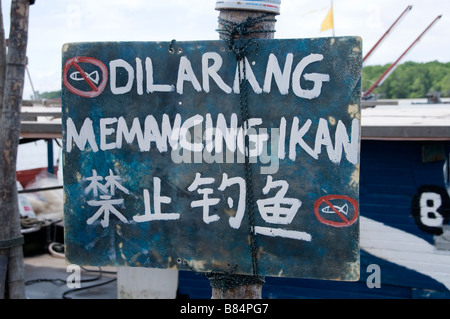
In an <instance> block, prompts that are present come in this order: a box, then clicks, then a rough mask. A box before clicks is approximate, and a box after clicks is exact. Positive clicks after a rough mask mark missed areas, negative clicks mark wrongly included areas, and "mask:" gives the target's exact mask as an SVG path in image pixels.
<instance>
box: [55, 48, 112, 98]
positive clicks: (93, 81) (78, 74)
mask: <svg viewBox="0 0 450 319" xmlns="http://www.w3.org/2000/svg"><path fill="white" fill-rule="evenodd" d="M80 63H84V64H93V65H95V66H97V67H98V68H99V69H100V72H101V74H102V76H101V78H102V81H101V82H100V84H98V82H99V80H100V77H99V73H98V71H97V70H96V71H93V72H91V73H88V72H86V71H85V70H84V69H83V68H82V67H81V66H80ZM72 67H73V68H74V69H75V70H76V71H74V72H72V73H71V74H70V75H69V70H70V69H72ZM68 77H70V79H71V80H73V81H85V82H86V83H87V84H88V85H89V87H90V88H91V90H90V91H83V90H80V89H77V88H76V87H74V86H73V85H72V84H70V83H69V80H68ZM107 82H108V68H107V67H106V65H105V64H103V63H102V62H101V61H99V60H97V59H94V58H91V57H74V58H71V59H69V60H67V61H66V63H65V65H64V73H63V83H64V86H65V87H66V88H67V89H68V90H69V91H70V92H72V93H73V94H76V95H79V96H82V97H89V98H93V97H97V96H99V95H100V94H101V93H102V92H103V90H104V89H105V87H106V83H107Z"/></svg>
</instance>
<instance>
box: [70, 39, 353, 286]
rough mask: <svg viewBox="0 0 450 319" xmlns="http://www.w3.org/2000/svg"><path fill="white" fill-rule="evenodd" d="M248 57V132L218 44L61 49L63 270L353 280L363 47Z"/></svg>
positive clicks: (231, 62)
mask: <svg viewBox="0 0 450 319" xmlns="http://www.w3.org/2000/svg"><path fill="white" fill-rule="evenodd" d="M252 45H253V46H254V50H250V51H252V52H251V53H250V54H249V55H248V56H247V58H246V59H245V61H244V62H242V64H241V66H242V67H243V66H245V69H246V82H247V87H248V96H247V102H248V108H249V125H248V127H247V126H243V125H242V122H241V113H240V105H241V101H240V97H241V95H240V92H239V91H240V86H239V81H240V80H241V79H242V78H243V77H242V74H241V75H240V74H239V73H240V71H239V70H242V69H243V68H238V64H237V61H236V58H235V56H234V53H233V52H230V51H229V49H228V47H227V46H226V44H225V43H224V42H222V41H199V42H117V43H108V42H105V43H74V44H66V45H64V47H63V61H62V62H63V64H62V66H63V72H62V82H63V85H62V96H63V107H62V111H63V142H64V161H63V165H64V167H63V168H64V191H65V244H66V258H67V259H68V261H69V262H71V263H75V264H80V265H99V266H101V265H119V266H125V265H128V266H139V267H156V268H179V269H188V268H189V267H190V268H193V269H195V270H196V271H200V272H209V271H219V272H220V271H224V272H225V271H227V272H228V271H230V270H231V269H232V268H233V267H234V266H235V265H237V270H236V273H240V274H252V258H251V251H250V250H251V248H250V245H249V232H253V233H254V234H255V235H256V248H257V255H256V257H257V261H258V265H259V274H260V275H266V276H285V277H304V278H320V279H337V280H356V279H357V278H358V277H359V208H358V201H359V145H360V95H361V40H360V38H357V37H338V38H318V39H289V40H257V41H256V42H254V43H253V44H252ZM244 63H245V64H244ZM245 135H247V136H248V138H249V144H248V145H249V147H248V149H247V150H245V146H244V145H245V144H244V142H243V140H244V136H245ZM244 156H249V160H250V163H251V169H252V178H251V180H249V179H248V178H245V167H244V164H243V163H244ZM246 183H251V185H252V192H253V198H254V213H255V215H254V225H253V226H254V227H251V228H250V227H249V220H248V218H247V216H248V213H249V209H248V207H247V206H248V205H246V202H247V200H246V199H247V196H249V194H247V188H246V185H247V184H246Z"/></svg>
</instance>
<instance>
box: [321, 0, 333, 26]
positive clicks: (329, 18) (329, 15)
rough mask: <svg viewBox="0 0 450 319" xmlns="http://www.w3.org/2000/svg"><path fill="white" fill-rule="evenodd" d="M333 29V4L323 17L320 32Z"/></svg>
mask: <svg viewBox="0 0 450 319" xmlns="http://www.w3.org/2000/svg"><path fill="white" fill-rule="evenodd" d="M329 29H334V23H333V5H332V6H331V8H330V10H329V11H328V13H327V16H326V17H325V20H323V22H322V25H321V26H320V32H322V31H325V30H329Z"/></svg>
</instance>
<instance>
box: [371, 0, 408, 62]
mask: <svg viewBox="0 0 450 319" xmlns="http://www.w3.org/2000/svg"><path fill="white" fill-rule="evenodd" d="M411 9H412V6H411V5H409V6H408V7H407V8H406V9H405V10H404V11H403V12H402V14H401V15H400V16H399V17H398V18H397V20H395V22H394V23H393V24H392V25H391V26H390V27H389V29H388V30H387V31H386V32H385V33H384V34H383V36H382V37H381V38H380V40H378V41H377V43H375V45H374V46H373V47H372V49H370V51H369V52H368V53H367V54H366V56H365V57H364V58H363V63H364V62H366V60H367V59H368V58H369V56H370V55H371V54H372V53H373V51H375V49H376V48H377V47H378V45H379V44H380V43H381V41H383V40H384V38H385V37H386V36H387V35H388V34H389V32H391V31H392V30H393V29H394V27H395V26H396V25H397V23H398V22H399V21H400V20H401V19H402V18H403V17H404V16H405V15H406V14H407V13H408V12H409V11H411Z"/></svg>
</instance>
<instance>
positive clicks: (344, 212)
mask: <svg viewBox="0 0 450 319" xmlns="http://www.w3.org/2000/svg"><path fill="white" fill-rule="evenodd" d="M314 214H315V215H316V217H317V219H318V220H319V222H321V223H322V224H325V225H329V226H333V227H348V226H351V225H353V224H354V223H355V221H356V220H357V219H358V215H359V212H358V202H357V201H356V200H354V199H353V198H350V197H348V196H341V195H328V196H324V197H321V198H319V199H318V200H317V201H316V203H315V204H314Z"/></svg>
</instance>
